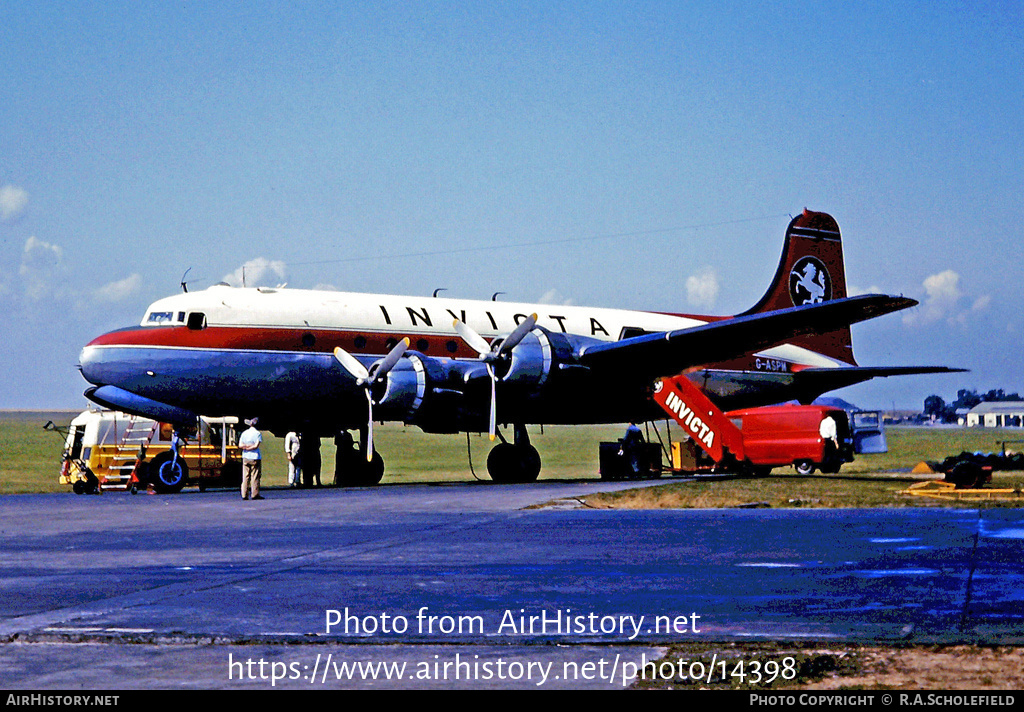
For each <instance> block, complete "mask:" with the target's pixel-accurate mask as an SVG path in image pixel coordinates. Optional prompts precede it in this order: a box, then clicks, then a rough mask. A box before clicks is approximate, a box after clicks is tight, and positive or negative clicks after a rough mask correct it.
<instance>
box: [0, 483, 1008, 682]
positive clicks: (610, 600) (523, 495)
mask: <svg viewBox="0 0 1024 712" xmlns="http://www.w3.org/2000/svg"><path fill="white" fill-rule="evenodd" d="M628 486H635V484H621V483H618V484H613V483H602V482H597V481H576V482H541V483H537V484H533V485H514V486H513V485H508V486H505V485H493V484H483V483H481V484H451V485H400V486H385V487H377V488H371V489H320V490H315V491H314V490H280V489H276V490H275V489H272V490H269V491H266V492H265V495H266V499H265V500H263V501H257V502H246V501H241V499H240V498H239V496H238V494H237V493H235V492H227V491H222V492H206V493H203V494H200V493H198V492H185V493H182V494H179V495H174V496H150V495H137V496H131V495H128V494H126V493H120V492H108V493H106V494H103V495H101V496H80V497H76V496H74V495H70V494H62V495H12V496H6V497H0V562H2V570H3V572H4V573H3V577H2V579H0V585H2V589H0V641H2V642H3V645H0V679H3V680H4V682H5V685H4V686H5V687H11V688H18V689H29V688H31V689H42V688H46V689H108V690H109V689H131V688H202V689H209V688H230V689H234V688H253V687H255V688H259V689H263V688H266V689H270V688H271V687H274V688H281V687H285V688H307V689H308V688H311V687H313V688H316V689H320V688H353V687H381V686H384V687H413V688H417V689H422V688H430V687H441V688H452V687H458V688H478V687H484V688H487V687H501V688H506V687H548V688H550V687H569V688H574V689H579V688H586V687H622V686H623V685H625V684H629V683H630V682H631V681H632V679H633V677H635V675H636V673H637V671H638V670H639V668H640V666H642V665H643V663H644V662H649V661H652V660H655V659H657V658H658V657H659V656H660V655H661V652H662V650H663V646H665V645H666V644H668V643H671V642H677V641H687V642H702V641H703V642H711V641H730V640H751V639H764V640H781V641H793V640H835V641H849V642H865V643H873V642H881V643H891V642H928V643H954V642H968V643H992V644H1021V643H1022V642H1024V615H1022V613H1021V611H1022V610H1024V605H1022V599H1024V585H1022V584H1024V580H1022V579H1024V565H1022V564H1021V562H1022V561H1024V556H1022V555H1024V511H1022V510H1017V509H983V510H979V509H937V508H928V509H913V508H900V509H874V510H824V509H815V510H796V509H795V510H662V511H611V510H592V509H586V508H582V507H580V506H579V504H578V501H577V500H576V499H575V498H576V497H579V496H580V495H583V494H587V493H591V492H596V491H609V490H614V489H620V488H623V487H628ZM550 502H557V504H556V505H554V506H545V507H541V508H533V507H534V506H535V505H542V504H545V503H550ZM399 676H400V677H401V678H402V679H398V677H399ZM385 678H387V679H385Z"/></svg>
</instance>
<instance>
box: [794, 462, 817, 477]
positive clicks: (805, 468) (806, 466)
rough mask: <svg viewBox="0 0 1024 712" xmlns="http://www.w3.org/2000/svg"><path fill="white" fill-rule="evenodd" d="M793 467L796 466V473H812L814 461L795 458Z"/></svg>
mask: <svg viewBox="0 0 1024 712" xmlns="http://www.w3.org/2000/svg"><path fill="white" fill-rule="evenodd" d="M793 467H794V468H796V473H797V474H798V475H813V474H814V463H813V462H811V461H810V460H797V461H796V462H794V463H793Z"/></svg>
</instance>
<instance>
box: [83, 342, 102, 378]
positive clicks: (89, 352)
mask: <svg viewBox="0 0 1024 712" xmlns="http://www.w3.org/2000/svg"><path fill="white" fill-rule="evenodd" d="M97 366H98V361H97V353H96V347H95V346H92V345H91V344H90V345H87V346H85V348H83V349H82V352H81V353H80V354H79V355H78V370H79V371H81V372H82V377H83V378H85V380H87V381H88V382H89V383H92V384H95V385H97V386H102V385H103V383H102V380H101V379H100V378H99V369H98V368H97Z"/></svg>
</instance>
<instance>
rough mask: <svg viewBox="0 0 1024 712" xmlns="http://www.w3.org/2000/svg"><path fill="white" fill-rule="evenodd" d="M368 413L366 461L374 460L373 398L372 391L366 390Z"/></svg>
mask: <svg viewBox="0 0 1024 712" xmlns="http://www.w3.org/2000/svg"><path fill="white" fill-rule="evenodd" d="M366 411H367V413H368V414H369V419H368V420H367V421H366V461H367V462H371V461H372V460H373V396H372V395H370V389H369V388H367V389H366Z"/></svg>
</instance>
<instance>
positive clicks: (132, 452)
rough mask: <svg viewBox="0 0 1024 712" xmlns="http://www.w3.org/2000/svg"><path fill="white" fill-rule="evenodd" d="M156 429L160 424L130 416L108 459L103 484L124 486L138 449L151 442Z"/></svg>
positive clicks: (131, 471) (133, 468) (130, 473)
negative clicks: (106, 472)
mask: <svg viewBox="0 0 1024 712" xmlns="http://www.w3.org/2000/svg"><path fill="white" fill-rule="evenodd" d="M158 427H160V423H158V422H156V421H154V420H147V419H142V418H139V417H137V416H132V417H131V419H129V421H128V425H127V426H126V427H125V429H124V433H123V434H122V435H121V438H120V439H119V440H118V442H117V446H116V447H115V448H114V452H113V455H112V456H111V458H110V467H109V468H108V471H109V474H108V475H107V476H106V478H104V484H117V485H125V484H127V483H128V482H129V481H130V480H131V477H132V473H133V472H134V471H135V465H136V461H137V460H138V458H139V450H140V448H145V446H146V445H149V443H150V442H152V441H153V436H154V435H156V430H157V428H158Z"/></svg>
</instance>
